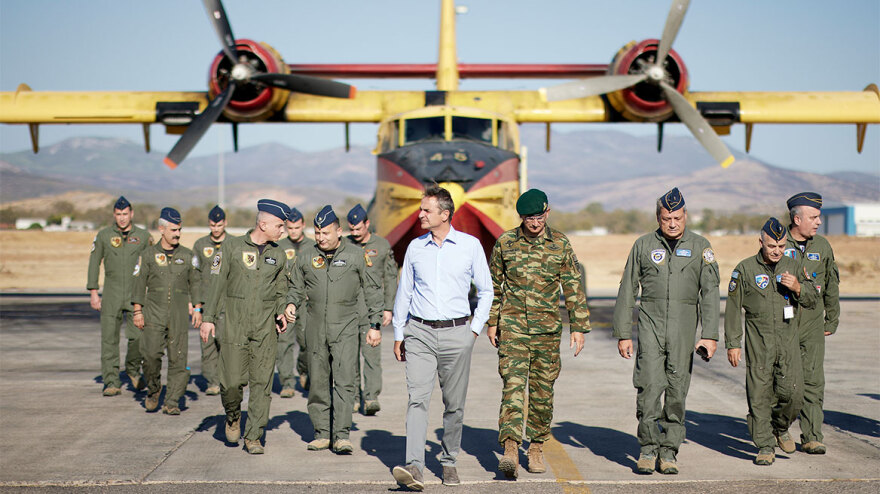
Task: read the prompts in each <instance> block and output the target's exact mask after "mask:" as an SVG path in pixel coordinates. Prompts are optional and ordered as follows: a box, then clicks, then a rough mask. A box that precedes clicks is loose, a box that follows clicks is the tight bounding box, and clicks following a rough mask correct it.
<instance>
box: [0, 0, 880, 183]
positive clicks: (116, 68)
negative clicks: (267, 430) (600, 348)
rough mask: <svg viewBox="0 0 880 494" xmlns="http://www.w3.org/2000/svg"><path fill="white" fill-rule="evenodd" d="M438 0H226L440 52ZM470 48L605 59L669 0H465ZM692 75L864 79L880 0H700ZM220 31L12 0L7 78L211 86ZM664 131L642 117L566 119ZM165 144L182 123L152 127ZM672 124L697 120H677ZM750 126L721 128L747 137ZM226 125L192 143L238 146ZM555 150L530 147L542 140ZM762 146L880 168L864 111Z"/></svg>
mask: <svg viewBox="0 0 880 494" xmlns="http://www.w3.org/2000/svg"><path fill="white" fill-rule="evenodd" d="M439 4H440V2H439V1H431V0H418V1H415V0H388V1H385V0H382V1H379V0H374V1H364V0H333V1H326V2H313V1H310V2H305V1H299V0H286V1H280V0H279V1H257V0H249V1H244V0H227V1H225V2H224V5H225V7H226V11H227V13H228V15H229V17H230V19H231V22H232V28H233V31H234V33H235V35H236V37H238V38H250V39H255V40H258V41H265V42H267V43H269V44H271V45H272V46H274V47H275V48H276V49H277V50H278V51H279V52H280V53H281V54H282V56H283V57H284V59H285V61H286V62H288V63H347V62H348V63H369V62H375V63H393V62H401V63H433V62H435V61H436V58H437V31H438V25H439ZM458 4H459V5H466V6H467V7H468V13H467V14H465V15H459V16H458V56H459V60H460V61H461V62H463V63H478V62H480V63H493V62H494V63H505V62H507V63H541V62H547V63H608V62H609V61H610V60H611V58H612V57H613V56H614V54H615V53H616V52H617V50H618V49H619V48H620V47H621V46H623V45H624V44H626V43H627V42H629V41H631V40H641V39H645V38H655V37H659V36H660V34H661V32H662V29H663V23H664V21H665V18H666V14H667V12H668V10H669V5H670V2H669V1H661V0H603V1H586V0H570V1H562V0H557V1H553V2H547V1H545V2H536V1H525V0H460V1H459V2H458ZM673 48H674V49H675V50H676V51H678V52H679V53H680V54H681V55H682V57H683V59H684V61H685V64H686V65H687V68H688V71H689V72H690V75H691V84H690V88H691V90H694V91H700V90H703V91H860V90H862V89H863V88H864V87H865V86H866V85H867V84H868V83H871V82H873V83H880V2H878V1H877V0H846V1H843V2H828V1H827V0H826V1H818V0H773V1H766V0H764V1H760V0H741V1H736V2H732V1H729V0H693V1H692V2H691V6H690V9H689V11H688V14H687V17H686V18H685V20H684V24H683V26H682V29H681V31H680V32H679V36H678V38H677V39H676V41H675V44H674V45H673ZM218 51H219V42H218V40H217V38H216V35H215V34H214V32H213V30H212V28H211V25H210V23H209V21H208V19H207V16H206V14H205V12H204V8H203V6H202V3H201V2H200V1H197V0H152V1H149V2H143V1H129V0H88V1H87V0H81V1H75V2H74V1H62V0H0V90H2V91H14V90H15V88H16V86H17V85H18V84H19V83H22V82H24V83H27V84H28V85H30V86H31V88H32V89H34V90H35V91H39V90H56V91H61V90H71V91H77V90H82V91H86V90H92V91H96V90H133V91H146V90H155V91H163V90H186V91H192V90H195V91H201V90H205V88H206V80H207V71H208V66H209V64H210V62H211V60H212V59H213V57H214V55H215V54H216V53H217V52H218ZM351 82H353V83H354V84H355V85H357V86H358V88H359V89H362V90H371V89H416V90H424V89H432V87H433V81H432V80H403V81H391V80H354V81H351ZM559 82H561V81H538V80H534V81H533V80H514V81H501V80H465V81H463V82H462V85H461V88H462V89H535V88H538V87H541V86H544V85H547V84H548V83H550V84H552V83H559ZM553 128H554V130H556V131H560V132H565V131H570V130H575V129H584V128H586V129H615V130H620V131H623V132H628V133H631V134H636V135H644V134H654V133H655V132H656V126H654V125H638V124H623V125H620V124H617V125H615V124H592V125H573V124H568V125H563V124H558V125H554V127H553ZM151 130H152V147H153V155H155V157H156V159H157V160H160V161H161V159H162V157H163V155H164V152H167V150H168V149H170V148H171V146H173V144H174V142H175V141H176V139H177V136H166V135H165V134H164V130H163V129H162V127H161V126H153V127H152V129H151ZM375 131H376V127H375V126H374V125H367V124H358V125H353V126H352V141H353V144H363V145H370V146H372V145H373V144H374V142H375ZM665 131H666V133H667V135H676V134H682V133H687V129H685V128H684V127H683V126H682V125H667V126H666V128H665ZM744 134H745V131H744V127H743V126H742V125H739V126H736V127H734V129H733V131H732V133H731V135H730V136H727V137H724V140H725V142H726V143H727V144H728V145H729V146H730V147H732V148H734V149H738V150H743V149H744V147H745V144H744V142H745V138H744ZM141 135H142V133H141V128H140V126H139V125H135V126H126V125H103V126H98V125H76V126H74V125H71V126H52V125H44V126H42V127H41V128H40V142H41V146H42V147H46V146H48V145H51V144H53V143H56V142H58V141H60V140H63V139H66V138H68V137H71V136H113V137H125V138H127V139H130V140H132V141H135V142H142V137H141ZM343 136H344V130H343V127H342V125H341V124H315V125H305V124H265V125H242V126H240V128H239V143H240V145H241V146H242V147H246V146H251V145H255V144H259V143H262V142H266V141H276V142H280V143H283V144H286V145H288V146H291V147H294V148H297V149H301V150H306V151H310V150H320V149H329V148H335V147H339V146H341V145H342V144H343ZM231 141H232V140H231V132H230V129H229V126H228V125H215V126H214V127H213V128H212V130H211V131H209V133H208V134H206V136H205V137H204V138H203V139H202V142H201V143H200V144H199V145H198V146H197V147H196V148H195V150H194V151H193V155H205V154H213V153H217V152H218V150H221V149H223V150H228V149H231V147H232V142H231ZM29 148H30V141H29V137H28V132H27V127H26V126H10V125H0V152H13V151H20V150H24V149H29ZM538 152H543V151H540V150H532V153H538ZM752 155H753V156H755V157H757V158H760V159H762V160H764V161H767V162H768V163H770V164H774V165H778V166H783V167H787V168H799V169H803V170H807V171H815V172H822V173H824V172H829V171H833V170H861V171H875V172H876V171H878V170H880V126H878V125H873V126H870V127H869V129H868V137H867V140H866V143H865V149H864V151H863V153H862V154H861V155H859V154H857V153H856V131H855V126H854V125H821V126H820V125H814V126H813V125H788V126H782V125H764V126H756V127H755V130H754V135H753V138H752Z"/></svg>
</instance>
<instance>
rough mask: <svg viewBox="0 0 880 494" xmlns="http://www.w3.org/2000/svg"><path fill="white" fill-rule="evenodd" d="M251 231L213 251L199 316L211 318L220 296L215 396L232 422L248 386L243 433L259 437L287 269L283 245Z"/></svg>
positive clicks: (268, 398)
mask: <svg viewBox="0 0 880 494" xmlns="http://www.w3.org/2000/svg"><path fill="white" fill-rule="evenodd" d="M252 232H253V230H249V231H248V232H247V233H246V234H245V235H244V236H241V237H227V239H226V241H225V242H224V243H223V251H222V252H220V253H215V254H214V259H213V260H212V261H211V271H210V272H211V276H216V278H213V279H212V282H211V294H210V296H209V297H207V300H208V302H207V306H206V308H205V316H204V321H205V322H210V323H216V321H217V317H218V315H219V314H218V310H219V307H221V305H220V304H221V301H223V302H225V304H226V306H225V309H226V327H225V328H224V333H223V340H222V345H221V346H220V397H221V401H222V402H223V408H224V409H225V410H226V421H227V423H233V422H236V421H238V420H239V418H240V417H241V400H242V395H243V393H242V390H243V388H244V386H245V385H247V386H248V387H249V388H250V398H249V399H248V421H247V425H246V427H245V431H244V438H245V439H247V440H251V441H259V440H260V438H262V436H263V431H264V429H265V427H266V424H267V423H268V421H269V404H270V403H271V401H272V397H271V391H272V375H273V373H274V370H275V352H276V351H277V347H278V337H277V330H276V328H275V319H276V317H277V316H279V315H282V314H283V313H284V307H285V300H284V294H285V293H286V291H287V276H286V274H287V270H286V257H285V255H284V250H282V249H281V247H280V246H279V245H278V244H276V243H274V242H267V243H266V244H264V245H263V246H258V245H257V244H255V243H254V242H253V240H251V233H252ZM261 247H262V251H261ZM244 376H247V379H245V378H244Z"/></svg>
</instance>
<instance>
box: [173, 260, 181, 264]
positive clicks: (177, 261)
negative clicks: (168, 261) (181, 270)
mask: <svg viewBox="0 0 880 494" xmlns="http://www.w3.org/2000/svg"><path fill="white" fill-rule="evenodd" d="M174 264H183V259H175V260H174Z"/></svg>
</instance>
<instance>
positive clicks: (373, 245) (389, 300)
mask: <svg viewBox="0 0 880 494" xmlns="http://www.w3.org/2000/svg"><path fill="white" fill-rule="evenodd" d="M347 238H348V240H349V241H350V242H351V243H352V244H353V245H355V246H357V247H360V248H362V249H363V250H364V260H365V261H366V263H367V271H371V272H372V273H373V278H375V280H376V281H377V282H379V285H380V286H379V289H380V290H381V291H382V293H383V299H384V305H383V307H384V310H387V311H389V312H390V311H392V310H393V309H394V296H395V295H396V294H397V263H396V262H395V261H394V252H393V251H392V250H391V244H389V243H388V241H387V240H385V239H384V238H382V237H380V236H378V235H376V234H375V233H372V234H370V240H369V241H367V243H364V244H361V243H358V242H356V241H355V240H354V238H352V237H351V235H349V236H348V237H347ZM358 313H359V314H360V323H359V328H358V331H359V332H360V337H359V340H358V346H359V347H360V354H361V356H363V359H364V360H363V362H364V363H363V366H361V363H360V362H361V360H360V358H358V369H357V374H356V376H357V379H356V380H357V383H358V386H357V388H358V389H356V390H355V391H356V392H358V393H360V394H361V398H363V400H364V401H365V402H366V401H372V400H376V399H378V398H379V393H380V392H382V346H381V345H377V346H370V345H369V344H367V331H369V330H370V322H369V319H368V318H367V304H366V302H364V299H363V297H361V296H359V297H358ZM361 369H363V372H361ZM361 374H363V375H364V379H363V386H361ZM357 401H358V400H355V402H357Z"/></svg>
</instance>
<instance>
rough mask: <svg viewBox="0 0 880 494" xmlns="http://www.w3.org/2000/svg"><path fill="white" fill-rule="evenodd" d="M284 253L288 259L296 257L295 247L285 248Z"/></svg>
mask: <svg viewBox="0 0 880 494" xmlns="http://www.w3.org/2000/svg"><path fill="white" fill-rule="evenodd" d="M284 255H285V256H287V260H288V261H290V260H293V258H294V257H296V249H286V250H285V251H284Z"/></svg>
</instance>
